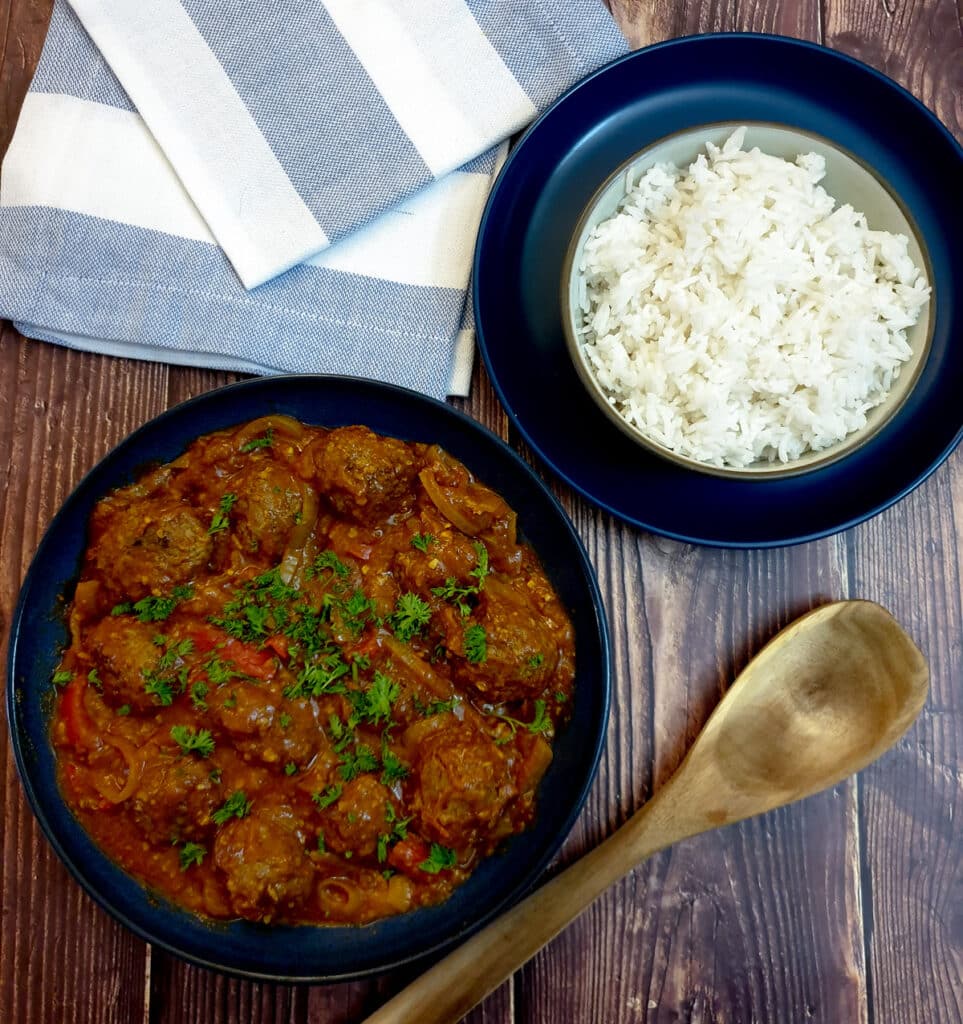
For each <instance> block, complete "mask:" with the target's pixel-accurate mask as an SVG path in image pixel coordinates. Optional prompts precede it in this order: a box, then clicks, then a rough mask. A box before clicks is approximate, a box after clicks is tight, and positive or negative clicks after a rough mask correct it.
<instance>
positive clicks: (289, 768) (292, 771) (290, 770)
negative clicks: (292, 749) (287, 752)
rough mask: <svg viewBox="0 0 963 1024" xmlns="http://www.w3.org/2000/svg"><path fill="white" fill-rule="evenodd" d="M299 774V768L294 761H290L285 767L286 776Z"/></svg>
mask: <svg viewBox="0 0 963 1024" xmlns="http://www.w3.org/2000/svg"><path fill="white" fill-rule="evenodd" d="M297 773H298V766H297V765H296V764H295V763H294V762H293V761H288V763H287V764H286V765H285V766H284V774H285V775H297Z"/></svg>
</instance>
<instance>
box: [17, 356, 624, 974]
mask: <svg viewBox="0 0 963 1024" xmlns="http://www.w3.org/2000/svg"><path fill="white" fill-rule="evenodd" d="M268 413H286V414H288V415H291V416H295V417H297V418H298V419H301V420H303V421H304V422H307V423H312V424H317V425H321V426H328V427H336V426H345V425H348V424H353V423H364V424H366V425H367V426H369V427H371V429H372V430H375V431H377V432H379V433H383V434H391V435H394V436H396V437H401V438H404V439H406V440H411V441H425V442H434V443H438V444H440V445H442V446H443V447H444V448H446V449H447V450H448V451H449V452H451V454H452V455H454V456H455V457H456V458H458V459H461V460H462V461H463V462H464V463H465V464H466V465H467V466H468V467H469V469H471V471H472V472H473V473H475V474H476V475H477V477H478V478H479V479H480V480H482V481H484V482H485V483H486V484H488V485H489V486H491V487H493V488H495V489H496V490H497V491H498V492H499V493H501V494H502V495H503V496H504V497H505V498H506V500H507V501H508V502H509V504H510V505H511V506H512V507H513V508H514V509H516V511H517V512H518V521H519V526H520V530H521V532H522V534H523V535H524V537H525V539H526V540H527V541H528V542H529V543H530V544H532V546H533V547H534V548H535V550H536V551H537V552H538V554H539V556H540V558H541V560H542V563H543V565H544V566H545V569H546V571H547V573H548V575H549V577H550V579H551V580H552V583H553V584H554V586H555V588H556V590H557V591H558V593H559V595H560V596H561V598H562V601H563V602H564V604H565V606H566V608H567V609H568V611H569V614H570V615H571V617H572V621H573V623H574V626H575V632H576V645H577V664H578V674H577V678H576V685H575V696H574V702H573V715H574V718H573V721H572V723H571V724H570V725H569V726H568V727H566V728H564V729H563V730H562V731H561V733H560V735H559V737H558V740H557V742H556V746H555V760H554V761H553V763H552V766H551V768H550V769H549V771H548V773H547V774H546V776H545V778H544V780H543V782H542V785H541V788H540V791H539V796H538V811H537V816H536V819H535V822H534V824H533V826H532V827H531V828H530V829H529V830H528V831H527V832H525V833H523V834H521V835H519V836H515V837H513V838H512V839H511V840H509V841H508V842H507V843H506V844H505V845H504V847H503V848H502V849H501V850H500V851H499V852H497V853H496V854H495V855H494V856H492V857H491V858H489V859H488V860H486V861H485V862H484V863H483V864H482V865H481V866H480V867H479V868H478V870H477V871H476V872H475V874H474V875H472V877H471V878H470V879H469V880H468V881H467V882H466V883H465V884H464V885H463V886H462V887H461V888H459V889H458V890H456V892H455V894H454V895H453V896H452V897H451V898H450V899H449V900H448V901H447V902H446V903H443V904H441V905H439V906H436V907H430V908H426V909H422V910H417V911H414V912H412V913H409V914H404V915H401V916H399V917H393V918H389V919H387V920H384V921H380V922H377V923H374V924H370V925H364V926H360V927H335V926H330V927H311V926H284V925H259V924H254V923H250V922H246V921H234V922H230V923H224V922H218V923H212V922H208V921H205V920H202V919H200V918H198V917H197V916H195V915H193V914H190V913H188V912H187V911H184V910H180V909H178V908H177V907H175V906H173V905H172V904H170V903H168V902H166V901H165V900H163V899H162V898H159V897H158V896H157V895H156V894H155V893H152V892H150V891H148V890H147V889H146V888H144V887H143V886H141V885H140V883H138V882H137V881H136V880H134V879H133V878H132V877H131V876H130V875H128V874H126V873H125V872H124V871H123V870H121V869H120V868H119V867H117V866H116V865H115V864H114V863H113V862H112V861H111V860H110V859H109V858H107V857H106V856H105V855H104V854H103V853H101V851H100V850H99V849H98V848H97V846H96V845H95V844H94V843H93V842H92V841H91V839H90V838H89V837H88V835H87V833H86V832H85V831H84V830H83V829H82V828H81V826H80V825H79V824H78V822H77V821H76V819H75V818H74V817H73V815H72V814H71V813H70V811H69V810H68V809H67V807H66V805H65V804H64V802H63V799H62V797H61V794H60V791H59V789H58V786H57V779H56V764H55V759H54V752H53V749H52V747H51V744H50V738H49V726H50V715H51V711H52V709H53V704H54V694H53V684H52V682H51V676H52V674H53V672H54V670H55V668H56V666H57V663H58V660H59V654H60V652H61V650H62V649H63V647H64V646H65V644H66V643H67V627H66V623H65V621H64V615H63V612H64V608H65V602H66V601H67V600H69V598H70V596H71V595H72V592H73V586H74V581H75V580H76V578H77V576H78V575H79V572H80V566H81V559H82V555H83V551H84V547H85V546H86V542H87V523H88V520H89V517H90V513H91V510H92V509H93V507H94V505H95V504H96V502H97V501H98V500H99V499H100V498H102V497H103V496H104V495H105V494H106V493H107V492H108V491H110V490H111V489H112V488H115V487H118V486H122V485H124V484H127V483H129V482H130V481H132V480H133V479H134V478H135V477H136V475H137V474H138V472H139V471H140V470H142V469H143V468H145V467H146V466H147V465H148V464H150V463H155V462H166V461H169V460H171V459H173V458H175V457H176V456H177V455H179V454H180V453H181V452H182V451H183V450H184V448H185V447H186V446H187V445H188V444H189V443H190V442H191V441H193V440H194V439H195V438H196V437H198V436H200V435H202V434H206V433H209V432H210V431H213V430H218V429H221V428H223V427H229V426H232V425H234V424H238V423H242V422H244V421H246V420H250V419H254V418H255V417H258V416H264V415H266V414H268ZM7 679H8V685H7V716H8V720H9V723H10V731H11V734H12V740H13V749H14V754H15V756H16V762H17V768H18V770H19V772H20V777H21V780H22V782H23V786H24V789H25V791H26V793H27V798H28V800H29V801H30V805H31V807H32V808H33V811H34V814H35V815H36V816H37V819H38V821H39V822H40V825H41V827H42V828H43V830H44V833H45V834H46V836H47V838H48V839H49V840H50V842H51V844H52V845H53V847H54V849H55V850H56V852H57V854H58V855H59V856H60V858H61V860H62V861H63V862H64V863H65V864H66V865H67V867H68V869H69V870H70V872H71V873H72V874H73V876H74V877H75V878H76V879H77V881H78V882H79V883H80V884H81V885H82V886H83V887H84V889H86V891H87V892H88V893H89V894H90V895H91V896H92V897H93V898H94V899H95V900H96V901H97V902H98V903H99V904H100V905H101V906H102V907H103V908H104V909H105V910H107V911H108V913H110V914H111V915H113V916H114V917H115V918H116V919H117V920H118V921H120V922H121V923H122V924H124V925H126V926H127V927H128V928H130V929H131V930H132V931H134V932H136V933H137V934H138V935H139V936H141V938H143V939H146V940H147V941H148V942H151V943H153V944H155V945H157V946H160V947H162V948H163V949H166V950H168V951H169V952H171V953H174V954H175V955H177V956H179V957H182V958H183V959H185V960H188V961H190V962H192V963H195V964H199V965H201V966H204V967H212V968H215V969H218V970H223V971H227V972H229V973H232V974H236V975H241V976H245V977H250V978H261V979H265V980H271V981H313V982H318V981H333V980H336V979H337V980H341V979H346V978H351V977H358V976H361V975H365V974H370V973H374V972H376V971H381V970H385V969H387V968H389V967H394V966H397V965H398V964H401V963H403V962H406V961H410V960H413V959H415V958H418V957H421V956H425V955H426V954H429V953H435V952H438V951H440V950H441V949H443V948H444V947H446V946H448V945H450V944H452V943H454V942H456V941H457V940H459V939H463V938H465V937H466V936H467V935H468V934H469V933H471V932H472V931H474V930H476V929H477V928H479V927H481V926H482V925H483V924H484V923H485V922H486V921H489V920H491V919H492V918H493V917H495V916H496V915H497V914H498V913H499V911H501V910H504V909H505V908H507V907H508V906H509V905H510V904H511V903H512V902H514V901H515V900H517V899H518V898H519V897H520V896H522V895H523V894H524V893H525V892H526V890H528V889H529V888H530V887H531V886H532V885H533V883H534V882H535V880H536V878H537V877H538V875H539V874H540V873H541V871H542V870H543V869H544V868H545V866H546V865H547V864H548V862H549V860H550V859H551V858H552V856H553V855H554V854H555V852H556V851H557V850H558V848H559V846H560V845H561V843H562V841H563V839H564V838H565V836H566V835H567V834H568V832H569V830H570V829H571V827H572V824H573V823H574V821H575V819H576V817H577V815H578V813H579V811H580V809H581V807H582V804H583V803H584V801H585V797H586V795H587V794H588V790H589V787H590V785H591V782H592V779H593V777H594V774H595V770H596V768H597V765H598V759H599V756H600V753H601V749H602V743H603V740H604V736H605V727H606V723H607V721H608V709H609V692H610V663H609V648H608V630H607V627H606V622H605V612H604V608H603V605H602V599H601V595H600V594H599V590H598V585H597V583H596V581H595V576H594V573H593V570H592V567H591V565H590V563H589V561H588V558H587V556H586V553H585V549H584V548H583V546H582V544H581V541H580V540H579V538H578V535H577V534H576V533H575V531H574V529H573V527H572V525H571V523H570V522H569V520H568V519H567V517H566V516H565V513H564V512H563V511H562V508H561V506H560V505H559V504H558V502H557V501H556V499H555V498H554V497H553V496H552V495H551V494H550V493H549V491H548V490H547V489H546V488H545V486H544V485H543V484H542V483H541V481H540V480H539V479H538V477H536V476H535V474H534V473H533V472H532V471H531V469H530V468H529V467H528V466H527V465H526V464H525V463H524V462H523V461H522V460H521V459H520V458H519V457H518V456H517V455H516V454H515V453H514V452H513V451H512V450H511V449H510V448H508V447H507V446H506V445H505V444H504V443H503V442H502V441H500V440H499V439H498V438H497V437H495V435H494V434H492V433H490V432H489V431H488V430H486V429H484V428H483V427H481V426H480V425H479V424H478V423H476V422H475V421H473V420H471V419H469V418H468V417H467V416H464V415H462V414H461V413H459V412H456V411H455V410H453V409H452V408H450V407H449V406H447V405H445V404H443V403H441V402H436V401H433V400H431V399H427V398H424V397H422V396H420V395H417V394H415V393H413V392H410V391H406V390H404V389H401V388H397V387H392V386H389V385H386V384H378V383H373V382H370V381H362V380H356V379H352V378H347V377H333V376H298V377H280V378H279V377H274V378H269V379H260V380H249V381H244V382H242V383H240V384H233V385H230V386H229V387H225V388H221V389H219V390H217V391H212V392H209V393H207V394H205V395H201V396H200V397H198V398H194V399H191V400H190V401H188V402H185V403H183V404H182V405H179V406H177V407H176V408H174V409H170V410H169V411H167V412H165V413H163V414H162V415H160V416H158V417H157V418H156V419H154V420H151V421H150V422H149V423H147V424H146V425H145V426H143V427H141V428H140V429H139V430H137V431H136V432H135V433H133V434H132V435H131V436H130V437H128V438H127V439H126V440H125V441H123V442H122V443H121V444H120V445H119V446H118V447H117V448H115V449H114V450H113V451H112V452H111V453H110V454H109V455H107V456H106V458H104V459H103V460H102V461H101V462H100V463H99V464H98V465H97V466H96V467H95V468H94V469H92V470H91V471H90V473H88V474H87V476H86V477H85V478H84V479H83V480H82V481H81V483H80V485H79V486H78V487H77V489H76V490H75V491H74V492H73V493H72V494H71V495H70V497H69V498H68V499H67V501H66V502H65V503H64V505H63V507H62V508H61V509H60V511H59V512H58V513H57V515H56V517H55V518H54V520H53V522H52V523H51V524H50V527H49V529H48V530H47V533H46V535H45V536H44V538H43V540H42V541H41V543H40V547H39V549H38V550H37V554H36V556H35V557H34V560H33V564H32V565H31V566H30V570H29V572H28V573H27V578H26V581H25V582H24V585H23V588H22V590H21V592H20V600H19V603H18V605H17V610H16V613H15V615H14V619H13V625H12V630H11V639H10V654H9V663H8V672H7Z"/></svg>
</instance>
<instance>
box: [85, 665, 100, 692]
mask: <svg viewBox="0 0 963 1024" xmlns="http://www.w3.org/2000/svg"><path fill="white" fill-rule="evenodd" d="M87 682H88V683H90V685H91V686H92V687H93V688H94V689H95V690H97V691H98V692H100V693H103V691H104V681H103V680H102V679H101V678H100V674H99V673H98V672H97V669H95V668H92V669H91V670H90V671H89V672H88V673H87Z"/></svg>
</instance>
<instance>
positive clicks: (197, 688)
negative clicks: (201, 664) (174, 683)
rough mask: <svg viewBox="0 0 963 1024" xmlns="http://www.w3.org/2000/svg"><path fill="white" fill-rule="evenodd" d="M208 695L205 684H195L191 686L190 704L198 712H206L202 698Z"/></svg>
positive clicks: (205, 705) (205, 702)
mask: <svg viewBox="0 0 963 1024" xmlns="http://www.w3.org/2000/svg"><path fill="white" fill-rule="evenodd" d="M207 694H208V689H207V683H201V682H197V683H194V684H192V686H191V703H192V704H193V705H194V707H196V708H197V710H198V711H206V710H207V701H206V700H204V698H205V697H206V696H207Z"/></svg>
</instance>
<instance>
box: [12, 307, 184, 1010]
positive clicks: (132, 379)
mask: <svg viewBox="0 0 963 1024" xmlns="http://www.w3.org/2000/svg"><path fill="white" fill-rule="evenodd" d="M166 376H167V369H166V367H161V366H148V365H147V364H129V365H127V366H119V365H117V364H115V363H114V361H112V360H108V359H95V358H93V357H90V356H84V355H81V354H80V353H77V352H70V351H68V350H66V349H58V348H55V347H53V346H50V345H44V344H37V343H35V342H31V341H27V340H25V339H23V338H21V337H20V336H19V335H18V334H17V333H16V332H15V331H14V330H13V329H12V328H10V327H9V325H4V327H3V330H2V332H0V450H3V451H4V452H6V453H7V454H8V457H9V462H8V464H7V467H6V470H5V474H4V477H3V485H2V488H0V550H2V551H3V560H2V563H0V624H2V626H3V642H2V646H0V655H2V657H3V659H4V661H5V660H6V648H7V626H8V625H9V623H10V618H11V615H12V613H13V607H14V604H15V601H16V596H17V593H18V591H19V588H20V583H21V580H22V578H23V575H24V573H25V572H26V568H27V565H28V563H29V560H30V558H31V557H32V555H33V552H34V550H35V549H36V546H37V543H38V542H39V540H40V535H41V533H42V532H43V529H44V528H45V526H46V524H47V523H48V522H49V520H50V518H51V517H52V516H53V514H54V512H55V511H56V509H57V508H58V507H59V505H60V503H61V502H62V501H63V499H64V498H65V497H66V496H67V493H68V492H69V491H70V489H71V488H72V487H73V486H74V484H76V483H77V482H78V480H79V479H80V477H81V476H82V475H83V473H84V472H86V470H87V469H88V468H90V466H91V465H92V464H93V463H94V462H96V461H97V459H98V458H100V456H101V455H102V454H103V453H104V452H106V451H107V450H108V449H109V448H110V447H111V446H112V445H113V444H115V443H116V442H117V441H119V440H120V438H121V437H122V436H123V435H124V434H126V433H128V432H129V430H131V429H132V428H133V427H134V426H135V425H137V424H139V423H140V422H141V421H142V420H144V419H146V418H148V417H149V416H151V415H153V414H154V413H156V412H157V411H159V409H160V408H161V403H160V402H159V401H158V400H157V397H156V396H157V395H158V394H161V393H163V385H164V383H165V381H166ZM88 403H89V404H88ZM91 410H97V412H96V413H92V411H91ZM41 466H42V467H43V472H39V471H37V470H38V469H39V467H41ZM8 746H9V744H8V740H7V730H6V728H4V729H3V732H2V734H0V758H2V763H3V765H4V786H3V791H2V803H0V816H2V821H3V871H2V880H0V886H2V888H0V905H2V920H3V929H2V932H0V943H2V947H3V949H2V954H0V979H2V980H0V1020H5V1021H6V1020H9V1021H40V1020H43V1019H45V1018H46V1019H50V1017H51V1015H53V1014H54V1012H55V1011H54V1008H56V1019H57V1020H62V1021H64V1022H77V1024H81V1022H87V1024H93V1022H95V1021H97V1022H100V1021H104V1022H107V1021H110V1022H113V1021H117V1022H128V1021H132V1020H139V1019H140V1017H141V1016H142V1011H143V1005H144V987H143V979H144V957H145V947H144V944H143V943H142V942H141V941H140V940H139V939H136V938H135V937H134V936H133V935H131V934H130V933H129V932H127V931H126V930H125V929H123V928H121V927H120V925H117V924H115V923H114V922H113V921H112V920H110V919H108V918H107V916H106V915H105V914H104V913H103V912H102V911H100V910H99V909H98V908H97V907H96V906H95V905H94V904H93V902H92V901H91V900H89V899H88V898H87V897H86V896H85V895H84V894H83V893H82V892H81V890H80V889H79V887H78V886H77V885H76V884H74V882H73V881H72V880H70V879H69V878H68V876H67V872H66V869H65V868H64V867H63V866H62V864H61V863H60V861H59V860H58V859H57V857H56V856H55V855H54V853H53V851H52V849H51V848H50V846H49V845H48V844H47V842H46V840H45V839H44V838H43V837H42V835H41V833H40V829H39V826H38V825H37V823H36V821H35V820H34V818H33V815H32V814H31V813H30V811H29V809H28V807H27V804H26V799H25V797H24V795H23V790H22V789H21V787H20V784H19V779H18V778H17V775H16V771H15V768H14V765H13V757H12V754H11V752H10V750H9V749H8Z"/></svg>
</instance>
